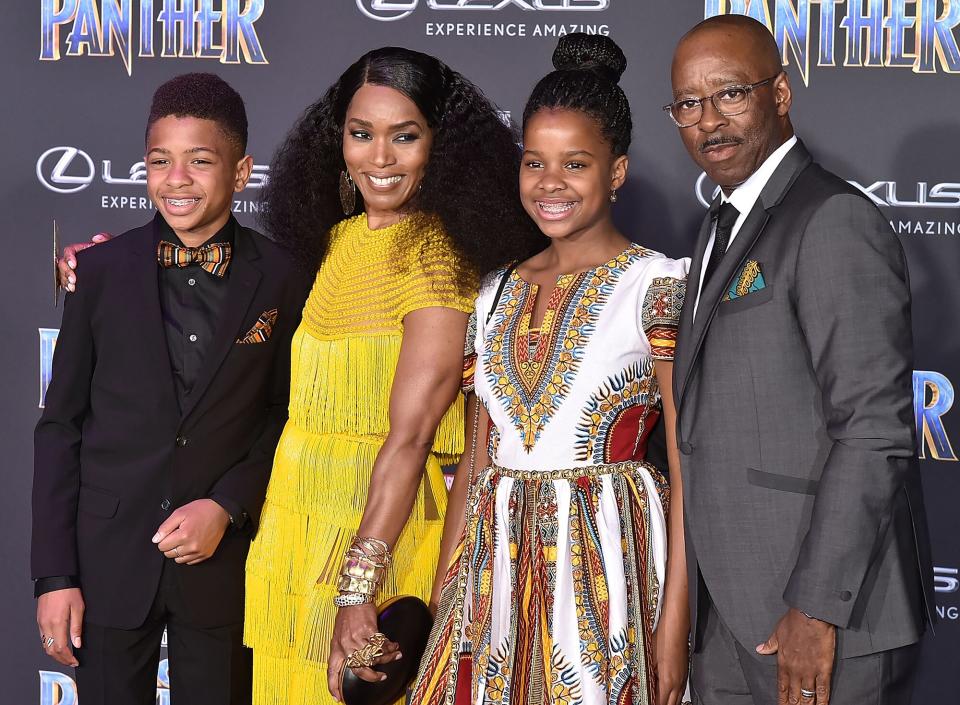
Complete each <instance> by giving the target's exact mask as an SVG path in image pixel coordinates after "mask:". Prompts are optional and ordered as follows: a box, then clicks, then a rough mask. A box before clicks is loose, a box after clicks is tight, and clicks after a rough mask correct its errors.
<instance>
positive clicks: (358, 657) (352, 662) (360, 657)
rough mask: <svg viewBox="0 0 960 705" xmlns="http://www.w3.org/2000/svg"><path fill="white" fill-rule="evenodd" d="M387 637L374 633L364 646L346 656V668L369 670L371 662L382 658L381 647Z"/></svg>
mask: <svg viewBox="0 0 960 705" xmlns="http://www.w3.org/2000/svg"><path fill="white" fill-rule="evenodd" d="M386 643H387V637H386V635H385V634H381V633H380V632H374V633H373V634H371V635H370V636H368V637H367V643H366V645H364V646H362V647H361V648H359V649H357V650H356V651H354V652H352V653H350V654H348V655H347V661H346V664H347V667H348V668H370V667H371V666H372V665H373V662H374V661H376V660H377V659H378V658H380V657H381V656H383V645H384V644H386Z"/></svg>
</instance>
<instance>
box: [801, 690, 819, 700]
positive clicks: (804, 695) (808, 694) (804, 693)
mask: <svg viewBox="0 0 960 705" xmlns="http://www.w3.org/2000/svg"><path fill="white" fill-rule="evenodd" d="M800 697H802V698H807V699H809V698H815V697H817V691H815V690H807V689H806V688H801V689H800Z"/></svg>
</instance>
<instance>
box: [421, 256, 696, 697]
mask: <svg viewBox="0 0 960 705" xmlns="http://www.w3.org/2000/svg"><path fill="white" fill-rule="evenodd" d="M688 265H689V262H688V260H671V259H668V258H667V257H665V256H663V255H661V254H659V253H656V252H653V251H651V250H647V249H644V248H642V247H640V246H638V245H631V246H630V247H629V248H628V249H626V250H625V251H624V252H622V253H621V254H620V255H619V256H617V257H616V258H614V259H613V260H611V261H610V262H607V263H606V264H604V265H602V266H600V267H596V268H594V269H592V270H589V271H587V272H585V273H582V274H576V275H562V276H561V277H559V279H558V281H557V287H556V289H555V290H554V292H553V294H552V295H551V296H550V300H549V303H548V305H547V309H546V313H545V316H544V319H543V323H542V325H541V328H540V330H539V331H531V330H530V323H531V317H532V314H533V311H534V307H535V303H536V297H537V294H538V287H537V286H536V285H534V284H529V283H527V282H525V281H524V280H523V279H522V278H521V277H520V276H519V275H518V274H517V273H516V272H513V273H512V274H511V275H510V276H509V278H508V279H507V281H506V285H505V287H504V289H503V293H502V295H501V296H500V299H499V302H498V303H497V304H496V308H495V310H494V312H493V315H492V317H491V318H490V321H489V324H485V323H484V320H485V318H486V316H487V312H488V311H489V310H490V309H491V307H492V306H493V305H494V298H495V295H496V290H497V285H498V284H499V279H500V277H502V273H501V275H500V276H499V277H498V276H496V275H495V276H493V277H491V278H490V279H489V280H488V281H486V282H485V285H484V287H483V288H482V291H481V294H480V297H479V299H478V302H477V319H478V321H479V324H478V330H477V335H476V351H477V361H476V372H475V377H474V385H475V391H476V393H477V395H478V396H479V398H480V400H481V402H482V403H483V404H484V406H485V407H486V409H487V411H488V412H489V414H490V419H491V423H492V428H491V431H490V451H491V458H492V459H493V465H491V466H490V467H488V468H486V469H477V471H476V477H475V478H474V483H473V486H472V488H471V495H470V499H469V502H470V503H471V511H470V512H469V513H468V516H469V517H470V518H469V519H468V522H467V527H466V530H465V532H464V537H463V540H462V541H461V544H460V546H458V550H457V552H456V554H455V556H454V560H453V562H452V564H451V566H450V570H449V572H448V575H447V581H446V586H445V590H444V595H443V599H442V602H441V606H440V610H439V612H438V616H437V617H438V618H437V624H436V626H435V628H434V632H433V634H432V635H431V642H430V645H429V647H428V650H427V654H426V656H425V657H424V660H423V663H422V666H421V672H420V675H419V678H418V681H417V684H416V687H415V691H414V699H413V702H416V703H417V704H418V705H440V704H441V703H445V704H446V705H451V704H452V703H456V704H457V705H461V704H462V705H467V704H468V703H469V704H470V705H501V704H505V703H510V704H517V705H519V704H521V703H522V704H524V705H527V704H533V705H548V704H549V705H554V704H555V705H561V704H563V705H566V704H568V703H569V704H571V705H573V704H583V705H597V704H599V703H604V704H605V705H611V704H618V703H632V705H645V704H646V703H651V702H655V683H654V675H653V671H652V663H651V662H650V661H651V659H650V658H649V655H650V649H651V635H652V631H653V628H654V626H655V624H656V621H657V617H658V614H659V609H660V602H661V599H662V590H661V585H662V581H663V577H664V575H665V567H666V518H665V513H666V508H667V504H668V502H667V496H668V492H667V487H666V482H665V480H664V478H663V476H662V475H661V474H660V472H658V470H657V469H655V468H653V467H652V466H651V465H649V464H648V463H645V462H644V461H643V458H644V455H645V453H646V443H647V437H648V434H649V432H650V429H651V428H652V426H653V422H654V421H655V420H656V418H657V416H658V415H659V412H660V395H659V390H658V387H657V381H656V377H655V375H654V360H672V359H673V349H674V346H675V341H676V331H677V322H678V319H679V315H680V308H681V306H682V304H683V298H684V293H685V282H686V274H687V268H688ZM482 436H483V432H482V431H481V437H482Z"/></svg>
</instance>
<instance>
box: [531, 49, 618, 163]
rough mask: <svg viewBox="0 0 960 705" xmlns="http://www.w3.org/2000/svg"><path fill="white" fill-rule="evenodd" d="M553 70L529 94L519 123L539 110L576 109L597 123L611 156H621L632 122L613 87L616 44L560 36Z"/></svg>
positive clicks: (615, 79)
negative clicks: (608, 145)
mask: <svg viewBox="0 0 960 705" xmlns="http://www.w3.org/2000/svg"><path fill="white" fill-rule="evenodd" d="M553 66H554V68H555V69H556V70H555V71H552V72H551V73H548V74H547V75H546V76H544V77H543V78H542V79H540V82H539V83H537V85H536V86H535V87H534V89H533V92H532V93H531V94H530V99H529V100H528V101H527V106H526V108H524V110H523V125H524V127H526V125H527V121H528V120H529V119H530V118H531V117H533V115H534V114H535V113H536V112H537V111H539V110H544V109H547V110H550V109H557V108H563V109H568V110H578V111H582V112H584V113H586V114H587V115H589V116H591V117H592V118H593V119H594V120H596V122H597V123H598V124H599V125H600V132H601V134H603V136H604V138H605V139H606V141H607V142H608V143H609V144H610V149H611V150H612V151H613V155H614V156H615V157H619V156H621V155H623V154H626V153H627V150H628V149H629V148H630V137H631V132H632V130H633V121H632V119H631V117H630V103H629V101H628V100H627V96H626V94H625V93H624V92H623V89H622V88H621V87H620V85H619V81H620V76H622V75H623V72H624V71H625V70H626V68H627V57H626V56H624V54H623V51H622V50H621V49H620V47H619V46H617V43H616V42H615V41H613V40H612V39H610V37H604V36H602V35H597V34H584V33H582V32H574V33H572V34H568V35H566V36H564V37H561V39H560V41H559V42H557V48H556V49H555V50H554V52H553Z"/></svg>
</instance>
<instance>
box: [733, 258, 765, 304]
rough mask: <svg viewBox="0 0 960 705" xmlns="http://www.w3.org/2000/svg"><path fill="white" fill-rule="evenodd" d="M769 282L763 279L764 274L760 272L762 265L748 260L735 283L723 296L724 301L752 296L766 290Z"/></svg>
mask: <svg viewBox="0 0 960 705" xmlns="http://www.w3.org/2000/svg"><path fill="white" fill-rule="evenodd" d="M766 286H767V282H766V281H765V280H764V278H763V272H761V271H760V263H759V262H757V260H755V259H748V260H747V262H746V264H744V265H743V267H742V268H741V269H740V271H739V272H737V276H736V277H734V279H733V283H732V284H731V285H730V288H729V289H728V290H727V293H726V294H724V295H723V300H724V301H731V300H733V299H739V298H740V297H741V296H746V295H747V294H752V293H753V292H755V291H760V290H761V289H764V288H766Z"/></svg>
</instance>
